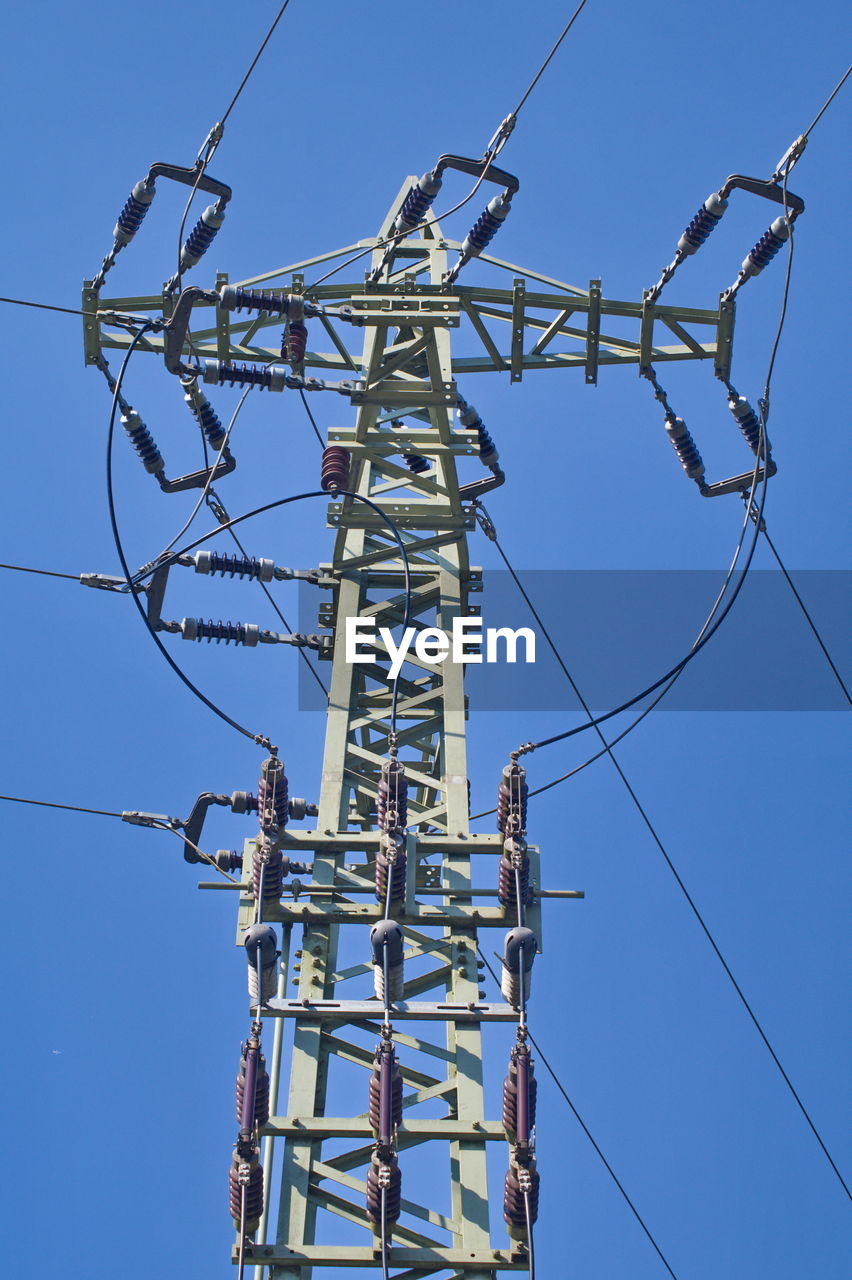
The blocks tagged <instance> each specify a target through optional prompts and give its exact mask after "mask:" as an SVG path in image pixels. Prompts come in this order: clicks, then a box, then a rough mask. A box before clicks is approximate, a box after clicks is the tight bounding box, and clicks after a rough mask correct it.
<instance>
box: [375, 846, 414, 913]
mask: <svg viewBox="0 0 852 1280" xmlns="http://www.w3.org/2000/svg"><path fill="white" fill-rule="evenodd" d="M407 863H408V857H407V855H406V853H405V851H404V850H402V849H400V850H399V851H398V852H397V855H396V857H395V858H394V859H393V860H391V859H390V858H389V857H388V855H387V853H386V852H385V850H384V849H383V848H381V847H380V848H379V851H378V853H377V854H376V898H377V900H378V901H379V902H387V900H388V875H390V880H391V890H390V896H391V902H400V901H401V900H402V899H403V898H404V897H405V876H406V865H407Z"/></svg>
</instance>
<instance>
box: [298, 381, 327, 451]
mask: <svg viewBox="0 0 852 1280" xmlns="http://www.w3.org/2000/svg"><path fill="white" fill-rule="evenodd" d="M299 395H300V396H301V397H302V404H303V405H304V406H305V413H306V414H307V415H308V417H309V419H310V422H311V426H312V427H313V429H314V435H315V436H316V438H317V440H319V445H320V448H321V449H324V448H325V441H324V440H323V438H322V434H321V432H320V429H319V427H318V426H317V424H316V421H315V419H314V415H313V414H312V413H311V407H310V405H309V404H308V401H307V397H306V396H305V393H304V391H303V390H302V388H301V387H300V388H299Z"/></svg>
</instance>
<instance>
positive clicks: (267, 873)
mask: <svg viewBox="0 0 852 1280" xmlns="http://www.w3.org/2000/svg"><path fill="white" fill-rule="evenodd" d="M283 879H284V855H283V854H282V852H281V850H280V849H273V848H271V847H270V846H269V845H265V846H264V848H263V849H255V851H254V853H253V854H252V859H251V888H252V893H253V894H254V896H255V899H257V898H259V897H260V884H261V880H262V881H263V896H264V898H280V897H281V890H282V883H283Z"/></svg>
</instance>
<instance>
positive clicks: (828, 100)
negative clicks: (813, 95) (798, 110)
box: [802, 67, 852, 138]
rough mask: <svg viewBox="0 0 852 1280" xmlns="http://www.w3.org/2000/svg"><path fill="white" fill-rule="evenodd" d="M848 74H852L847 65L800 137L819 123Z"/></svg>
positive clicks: (806, 135) (805, 136)
mask: <svg viewBox="0 0 852 1280" xmlns="http://www.w3.org/2000/svg"><path fill="white" fill-rule="evenodd" d="M850 74H852V67H847V68H846V74H845V75H844V76H842V77H841V78H840V80H839V81H838V82H837V84H836V85H835V87H834V89H833V90H832V91H831V93H830V94H829V95H828V97H827V98H826V100H825V102H824V103H823V104H822V106H821V107H820V109H819V111H818V112H817V113H816V115H815V116H814V118H813V120H812V121H811V123H810V124H809V125H808V127H807V129H806V130H805V132H804V133H803V134H802V137H803V138H807V137H808V135H809V134H810V133H811V131H812V129H813V128H814V126H815V125H816V124H818V123H819V121H820V120H821V119H822V117H823V115H824V114H825V112H826V111H827V110H828V108H829V107H830V106H831V104H832V102H833V101H834V99H835V98H836V97H837V95H838V93H839V92H840V90H841V89H842V88H843V86H844V85H845V83H846V81H847V80H848V79H849V76H850Z"/></svg>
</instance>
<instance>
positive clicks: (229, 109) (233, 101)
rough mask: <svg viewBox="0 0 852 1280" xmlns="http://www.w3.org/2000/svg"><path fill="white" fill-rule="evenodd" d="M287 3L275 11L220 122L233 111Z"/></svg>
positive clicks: (223, 121)
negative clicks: (273, 17)
mask: <svg viewBox="0 0 852 1280" xmlns="http://www.w3.org/2000/svg"><path fill="white" fill-rule="evenodd" d="M289 3H290V0H284V3H283V4H282V6H281V8H280V9H279V10H278V13H277V15H276V17H275V21H274V22H273V23H272V26H271V27H270V28H269V30H268V31H267V33H266V35H265V36H264V38H263V43H262V44H261V46H260V48H259V49H258V51H257V53H256V54H255V55H254V58H253V59H252V63H251V66H250V67H249V69H248V71H247V72H246V73H245V75H244V76H243V78H242V80H241V81H240V87H239V88H238V89H237V92H236V93H235V94H234V96H233V98H232V99H231V101H230V102H229V103H228V107H227V110H226V111H225V114H224V115H223V116H222V119H221V121H220V124H224V123H225V121H226V120H227V119H228V116H229V115H230V114H231V112H232V111H233V109H234V107H235V106H236V103H237V99H238V98H239V96H240V94H241V93H242V91H243V89H244V88H245V87H246V85H247V84H248V80H249V76H250V75H251V73H252V72H253V71H254V69H255V67H256V66H257V64H258V61H259V59H260V56H261V54H262V53H263V51H264V49H265V48H266V46H267V45H268V44H269V41H270V38H271V36H272V33H273V31H274V30H275V28H276V27H277V26H278V23H279V22H280V21H281V18H282V16H283V14H284V10H285V9H286V8H287V6H288V4H289Z"/></svg>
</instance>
